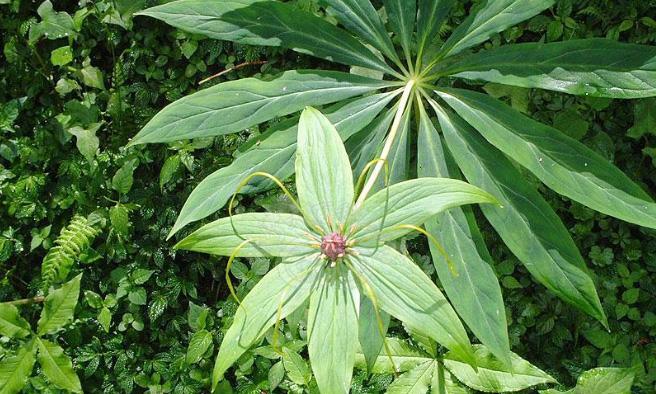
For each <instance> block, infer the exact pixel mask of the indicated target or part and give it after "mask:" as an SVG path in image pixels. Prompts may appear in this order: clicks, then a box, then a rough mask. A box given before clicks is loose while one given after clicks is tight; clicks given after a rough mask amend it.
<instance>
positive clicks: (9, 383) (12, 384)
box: [0, 341, 35, 394]
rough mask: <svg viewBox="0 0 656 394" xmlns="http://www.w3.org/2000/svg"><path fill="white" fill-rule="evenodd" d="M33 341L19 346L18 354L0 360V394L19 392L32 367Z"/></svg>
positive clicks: (33, 359)
mask: <svg viewBox="0 0 656 394" xmlns="http://www.w3.org/2000/svg"><path fill="white" fill-rule="evenodd" d="M34 351H35V348H34V341H29V342H28V343H26V344H25V345H23V346H21V348H20V349H19V350H18V354H17V355H15V356H7V357H5V358H3V359H2V360H0V394H15V393H19V392H20V391H21V390H22V389H23V387H24V386H25V383H27V378H28V377H29V376H30V375H31V374H32V368H34V361H35V358H34Z"/></svg>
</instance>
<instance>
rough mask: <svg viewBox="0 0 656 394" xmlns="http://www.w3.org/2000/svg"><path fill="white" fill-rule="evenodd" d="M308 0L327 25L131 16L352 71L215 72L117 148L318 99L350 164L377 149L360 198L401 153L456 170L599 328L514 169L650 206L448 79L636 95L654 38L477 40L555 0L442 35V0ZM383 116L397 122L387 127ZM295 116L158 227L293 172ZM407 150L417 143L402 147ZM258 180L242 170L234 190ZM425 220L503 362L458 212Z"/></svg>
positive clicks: (483, 257)
mask: <svg viewBox="0 0 656 394" xmlns="http://www.w3.org/2000/svg"><path fill="white" fill-rule="evenodd" d="M320 3H321V4H322V5H323V6H324V8H325V10H326V12H327V13H329V14H330V15H332V16H333V17H334V19H335V20H337V22H338V25H333V24H331V23H329V22H327V21H326V20H325V19H323V18H321V17H319V16H317V15H314V14H312V13H310V12H306V11H303V10H300V9H298V8H296V7H294V6H293V5H292V4H289V3H283V2H280V1H274V0H226V1H215V0H178V1H173V2H169V3H166V4H164V5H160V6H157V7H153V8H150V9H148V10H145V11H143V12H141V14H142V15H148V16H151V17H154V18H157V19H160V20H163V21H165V22H167V23H169V24H171V25H173V26H175V27H178V28H181V29H184V30H187V31H190V32H192V33H198V34H203V35H205V36H208V37H210V38H215V39H219V40H228V41H234V42H238V43H243V44H250V45H266V46H281V47H286V48H290V49H292V50H295V51H298V52H301V53H305V54H309V55H313V56H316V57H318V58H321V59H325V60H329V61H333V62H336V63H340V64H342V65H347V66H351V67H352V70H353V73H345V72H338V71H324V70H297V71H287V72H285V73H283V74H281V75H279V76H277V77H275V78H272V79H268V80H258V79H253V78H247V79H241V80H236V81H230V82H225V83H221V84H218V85H216V86H213V87H211V88H208V89H204V90H201V91H199V92H197V93H195V94H192V95H190V96H187V97H184V98H182V99H180V100H178V101H176V102H174V103H172V104H170V105H169V106H167V107H166V108H164V109H163V110H162V111H161V112H160V113H159V114H157V115H156V116H155V117H154V118H153V119H152V120H151V121H150V122H149V123H148V124H147V125H146V126H145V127H144V128H143V129H142V130H141V131H140V132H139V133H138V134H137V135H136V136H135V138H134V139H133V141H132V142H131V143H132V144H142V143H155V142H159V143H161V142H170V141H175V140H181V139H191V138H198V137H207V136H218V135H223V134H228V133H235V132H239V131H242V130H245V129H247V128H249V127H252V126H255V125H258V124H260V123H263V122H266V121H268V120H271V119H274V118H278V117H281V116H286V115H291V114H294V113H296V112H298V111H300V110H302V109H303V108H304V107H305V106H306V105H313V106H319V105H322V106H323V105H329V104H330V105H329V106H327V107H325V109H324V112H325V113H326V114H327V117H328V119H329V120H330V121H331V122H332V123H333V124H334V125H335V127H336V128H337V130H338V132H339V133H340V137H341V138H342V140H344V141H346V144H347V151H348V152H349V155H350V157H351V158H352V161H353V164H354V170H355V171H356V173H359V172H360V171H362V169H363V168H364V167H365V166H366V165H367V163H369V162H370V161H371V160H373V159H374V158H382V159H385V160H380V161H378V162H377V164H376V166H375V167H374V169H373V171H372V172H371V174H370V177H369V179H368V180H367V182H366V184H365V189H364V190H365V193H363V194H365V195H366V194H367V193H366V192H368V191H369V190H371V189H374V188H380V186H381V180H380V177H378V174H379V173H380V172H381V171H382V168H383V165H384V163H389V165H390V183H392V184H393V183H396V182H399V181H403V180H405V179H407V178H408V177H410V176H411V174H413V173H415V171H413V170H411V169H410V167H411V166H410V163H411V159H413V160H414V158H416V163H415V164H416V174H417V175H418V176H419V177H427V176H429V177H430V176H439V177H451V178H458V177H459V176H460V173H461V172H462V175H464V177H465V178H466V179H467V180H468V181H469V182H471V183H472V184H473V185H476V186H479V187H481V188H483V189H485V190H488V191H489V192H490V193H492V194H493V195H494V196H495V197H496V198H497V199H498V200H499V201H500V202H501V204H500V205H501V206H503V208H500V206H499V205H487V206H485V207H483V208H482V211H483V214H484V215H485V217H486V219H487V220H488V221H489V222H490V223H491V225H492V226H493V227H494V229H495V230H496V231H497V232H498V233H499V235H500V236H501V238H502V239H503V241H504V242H505V243H506V245H507V246H508V247H509V248H510V250H511V251H512V252H513V253H514V254H515V255H516V256H517V257H518V259H519V260H520V261H521V262H522V263H523V264H524V265H525V267H526V268H527V270H528V271H530V272H531V274H532V275H533V276H534V277H535V278H536V280H538V281H539V282H540V283H542V284H543V285H545V286H546V287H547V288H549V289H550V290H551V291H553V292H554V293H555V294H556V295H558V296H559V297H560V298H562V299H563V300H565V301H567V302H568V303H570V304H572V305H574V306H576V307H578V308H580V309H581V310H582V311H584V312H586V313H588V314H590V315H591V316H593V317H595V318H596V319H598V320H599V321H600V322H601V323H602V324H604V325H607V323H606V317H605V313H604V311H603V309H602V307H601V303H600V301H599V297H598V296H597V292H596V290H595V287H594V283H593V280H592V279H591V277H590V275H589V273H588V270H587V267H586V264H585V262H584V260H583V258H582V256H581V254H580V252H579V251H578V249H577V247H576V245H575V244H574V242H573V240H572V238H571V236H570V234H569V232H568V231H567V228H566V227H565V226H564V224H563V223H562V222H561V220H560V219H559V217H558V216H557V215H556V213H555V212H554V210H553V209H552V208H551V207H550V206H549V204H548V203H547V202H546V201H545V199H544V198H543V197H542V196H541V195H540V194H539V193H538V192H537V190H536V188H535V187H534V185H533V184H532V183H530V182H528V181H526V180H525V179H524V177H523V176H522V175H521V173H520V171H519V170H518V168H517V167H516V166H515V164H517V165H519V166H521V167H523V168H525V169H526V170H527V171H529V172H530V173H532V174H533V175H534V176H535V177H537V178H538V179H539V180H540V181H541V182H543V183H544V184H545V185H547V186H548V187H549V188H551V189H553V190H555V191H556V192H558V193H560V194H562V195H564V196H566V197H568V198H570V199H572V200H574V201H577V202H579V203H581V204H583V205H586V206H588V207H590V208H592V209H595V210H597V211H599V212H602V213H605V214H608V215H611V216H614V217H617V218H620V219H622V220H625V221H628V222H631V223H635V224H638V225H641V226H646V227H651V228H656V204H655V203H654V202H653V200H652V199H651V198H650V196H649V195H648V194H647V193H646V192H645V191H644V190H643V189H642V188H641V187H640V186H639V185H637V184H636V183H634V182H633V181H632V180H630V179H629V178H628V177H627V176H626V175H624V174H623V173H622V172H621V171H620V170H619V169H617V168H616V167H615V166H613V165H612V164H611V163H609V162H608V161H607V160H605V159H604V158H602V157H601V156H600V155H598V154H596V153H595V152H593V151H592V150H590V149H589V148H587V147H586V146H584V145H583V144H581V143H580V142H578V141H576V140H574V139H572V138H569V137H568V136H566V135H564V134H563V133H561V132H560V131H559V130H557V129H555V128H553V127H550V126H548V125H545V124H542V123H539V122H536V121H534V120H532V119H531V118H529V117H527V116H526V115H524V114H522V113H520V112H519V111H516V110H515V109H513V108H511V107H509V106H507V105H505V104H504V103H502V102H501V101H498V100H496V99H495V98H492V97H490V96H488V95H486V94H483V93H480V92H479V91H478V90H471V89H469V90H468V89H463V88H462V86H465V87H467V86H469V87H471V86H475V84H470V85H467V84H463V83H462V80H463V79H464V80H469V81H486V82H492V83H499V84H507V85H512V86H519V87H524V88H539V89H547V90H552V91H557V92H563V93H569V94H575V95H585V96H590V97H607V98H618V99H631V98H642V97H651V96H656V48H655V47H651V46H644V45H631V44H622V43H618V42H614V41H611V40H605V39H580V40H570V41H566V42H554V43H548V44H545V43H523V44H513V45H505V46H500V47H496V48H492V49H488V50H477V48H478V47H479V46H480V45H481V44H483V43H485V42H486V41H488V40H489V39H490V38H491V37H493V36H494V35H496V34H497V33H499V32H502V31H504V30H506V29H507V28H509V27H511V26H513V25H516V24H518V23H520V22H522V21H525V20H527V19H529V18H531V17H533V16H535V15H538V14H539V13H541V12H542V11H544V10H546V9H548V8H549V7H551V6H552V5H553V4H554V0H483V1H480V2H478V4H477V5H476V6H475V7H474V8H473V9H472V10H471V11H470V14H469V16H468V17H467V18H465V19H464V20H463V21H462V23H460V24H459V25H458V26H457V27H456V28H455V29H454V31H453V32H452V34H451V35H450V36H449V37H448V38H447V39H445V40H441V38H440V35H439V32H440V31H441V28H442V26H443V25H444V23H445V21H446V20H447V18H448V16H449V14H450V11H451V10H452V8H453V7H454V5H455V3H456V1H455V0H417V1H413V0H383V4H384V7H385V14H386V15H387V22H384V21H383V19H382V18H381V17H380V15H379V12H378V10H376V9H375V8H374V6H373V5H372V4H371V3H370V2H369V1H368V0H320ZM396 44H398V45H396ZM362 69H367V70H366V71H367V72H360V71H361V70H362ZM356 70H360V71H356ZM355 72H358V73H359V74H363V75H369V77H364V76H360V75H355ZM375 75H379V76H380V75H382V77H380V78H375V77H374V76H375ZM451 85H455V86H460V88H454V87H452V86H451ZM429 113H434V114H435V115H436V116H437V119H438V122H437V123H434V122H433V120H432V119H431V117H430V116H429ZM398 114H401V115H402V117H401V118H400V119H401V121H400V122H399V123H395V124H393V125H392V127H391V128H390V124H391V123H392V120H393V119H395V118H396V119H398V118H399V117H398V116H395V115H398ZM297 122H298V118H297V117H292V118H291V119H289V120H286V121H282V122H280V123H277V124H276V125H274V126H272V127H271V128H270V129H269V130H267V131H265V132H264V133H263V134H262V135H261V136H258V137H257V138H253V139H252V140H251V141H250V142H248V143H247V144H246V146H244V147H243V148H242V149H240V150H239V153H238V155H237V156H236V159H235V160H234V161H233V163H232V164H231V165H229V166H227V167H224V168H221V169H219V170H218V171H216V172H214V173H213V174H211V175H210V176H208V177H207V178H206V179H204V180H203V181H202V182H201V183H200V184H199V185H198V187H197V188H196V189H195V190H194V191H193V192H192V194H191V195H190V196H189V198H188V200H187V202H186V203H185V205H184V207H183V208H182V211H181V213H180V215H179V217H178V220H177V222H176V224H175V226H174V227H173V229H172V231H171V235H173V234H174V233H176V232H177V231H179V230H180V229H181V228H182V227H184V226H185V225H187V224H189V223H192V222H194V221H197V220H200V219H202V218H205V217H207V216H209V215H211V214H212V213H214V212H216V211H217V210H219V209H220V208H221V207H223V206H224V205H225V203H226V202H227V200H228V199H229V197H230V196H231V195H232V194H233V193H234V192H235V191H236V190H237V189H238V187H239V184H240V182H241V180H243V179H244V178H246V177H247V176H248V175H250V174H252V173H254V172H257V171H262V170H266V171H268V172H270V173H272V174H273V175H275V176H276V177H277V178H279V179H284V178H287V177H289V176H290V175H292V174H293V173H294V165H293V154H294V152H295V150H296V144H297V140H296V124H297ZM413 128H416V134H415V133H413V132H412V131H413ZM388 130H390V131H389V132H387V131H388ZM439 133H441V135H440V134H439ZM414 135H417V137H416V141H412V140H411V139H412V138H413V136H414ZM442 139H443V140H444V141H443V140H442ZM413 146H416V147H417V151H416V154H411V153H410V147H413ZM449 153H450V154H449ZM450 158H452V159H453V160H451V159H450ZM271 185H272V182H271V181H269V180H264V181H262V180H253V181H252V182H250V183H249V184H248V185H247V187H245V188H242V189H241V190H240V192H242V193H253V192H257V191H259V190H263V189H264V188H269V187H271ZM425 226H426V229H427V231H428V232H429V233H430V234H431V235H432V236H434V237H435V238H437V239H439V240H441V241H442V242H443V243H444V245H445V249H446V254H447V255H448V256H450V260H451V263H452V264H453V266H454V267H455V269H456V271H457V272H458V273H459V275H457V276H453V275H451V274H450V271H449V269H448V268H447V264H445V261H446V259H445V258H444V257H443V255H442V253H439V250H437V249H435V247H434V246H433V247H432V249H433V260H434V263H435V268H436V270H437V274H438V277H439V280H440V282H441V284H442V285H443V287H444V289H445V291H446V293H447V295H448V296H449V299H450V300H451V302H452V303H453V305H454V307H455V309H456V311H457V312H458V314H459V315H460V317H461V318H462V319H463V320H464V321H465V323H466V324H467V325H468V327H469V328H470V329H471V330H472V332H473V333H474V334H475V335H476V336H477V337H478V338H479V339H480V340H481V342H482V343H483V344H484V345H486V346H487V347H488V348H489V349H490V351H491V352H492V353H493V354H494V355H496V356H497V357H499V358H500V359H502V360H506V361H507V360H509V354H510V346H509V340H508V333H507V327H506V316H505V309H504V304H503V299H502V295H501V289H500V286H499V283H498V281H497V279H496V276H495V274H494V272H493V270H492V268H491V266H490V263H489V262H490V260H491V258H490V256H489V254H488V253H487V250H486V248H485V246H484V245H483V244H482V243H481V242H480V239H481V238H480V236H479V232H478V228H477V226H476V223H475V222H474V221H473V220H472V215H471V212H470V211H469V210H467V209H460V208H458V209H452V210H449V211H448V212H445V213H443V214H441V215H439V216H437V217H433V218H430V219H427V222H426V223H425Z"/></svg>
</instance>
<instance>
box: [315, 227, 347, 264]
mask: <svg viewBox="0 0 656 394" xmlns="http://www.w3.org/2000/svg"><path fill="white" fill-rule="evenodd" d="M321 253H322V254H323V255H324V256H326V257H328V258H329V259H330V260H331V261H336V260H337V259H338V258H340V257H344V254H345V253H346V238H344V237H343V236H342V235H341V234H339V233H332V234H329V235H325V236H324V237H323V238H321Z"/></svg>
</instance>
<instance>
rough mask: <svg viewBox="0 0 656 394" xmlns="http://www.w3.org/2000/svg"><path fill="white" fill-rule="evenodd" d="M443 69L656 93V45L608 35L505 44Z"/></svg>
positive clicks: (636, 94) (603, 93)
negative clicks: (641, 43) (604, 36)
mask: <svg viewBox="0 0 656 394" xmlns="http://www.w3.org/2000/svg"><path fill="white" fill-rule="evenodd" d="M436 72H437V73H439V74H441V75H453V76H455V77H460V78H467V79H478V80H484V81H489V82H495V83H502V84H506V85H514V86H521V87H525V88H540V89H549V90H555V91H558V92H565V93H570V94H576V95H586V96H595V97H611V98H622V99H629V98H642V97H651V96H655V95H656V47H653V46H648V45H634V44H624V43H619V42H617V41H612V40H606V39H599V38H593V39H585V40H571V41H564V42H554V43H549V44H544V43H525V44H515V45H504V46H500V47H497V48H494V49H490V50H487V51H481V52H478V53H476V54H474V55H469V56H465V57H462V58H453V60H452V61H450V62H449V61H447V62H445V63H444V64H440V65H439V66H438V69H437V70H436Z"/></svg>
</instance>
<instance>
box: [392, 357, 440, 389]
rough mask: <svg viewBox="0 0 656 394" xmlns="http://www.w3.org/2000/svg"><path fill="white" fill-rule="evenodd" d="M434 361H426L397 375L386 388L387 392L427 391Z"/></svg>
mask: <svg viewBox="0 0 656 394" xmlns="http://www.w3.org/2000/svg"><path fill="white" fill-rule="evenodd" d="M434 364H435V361H432V360H431V361H426V362H424V363H422V364H420V365H418V366H416V367H415V368H413V369H411V370H410V371H408V372H406V373H404V374H403V375H401V376H399V377H398V379H396V380H395V381H394V382H392V384H390V385H389V387H388V388H387V394H424V393H426V391H428V386H429V385H430V382H431V378H432V377H433V372H434V370H435V368H434Z"/></svg>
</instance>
